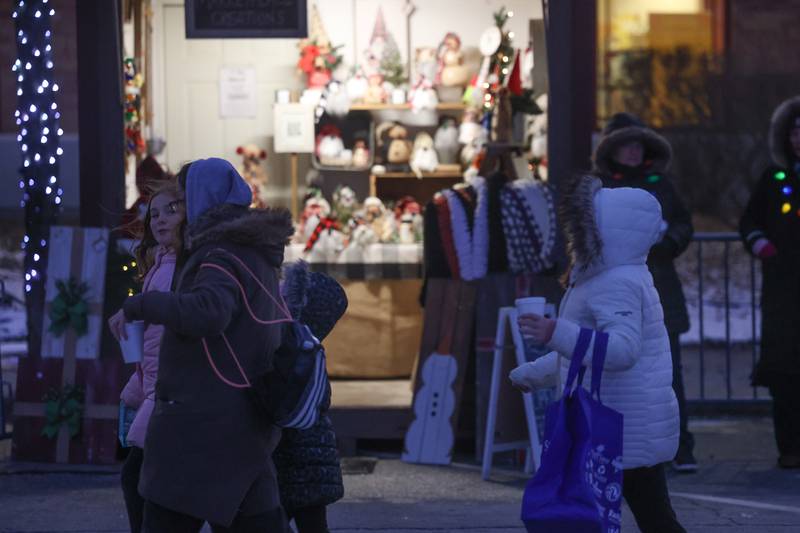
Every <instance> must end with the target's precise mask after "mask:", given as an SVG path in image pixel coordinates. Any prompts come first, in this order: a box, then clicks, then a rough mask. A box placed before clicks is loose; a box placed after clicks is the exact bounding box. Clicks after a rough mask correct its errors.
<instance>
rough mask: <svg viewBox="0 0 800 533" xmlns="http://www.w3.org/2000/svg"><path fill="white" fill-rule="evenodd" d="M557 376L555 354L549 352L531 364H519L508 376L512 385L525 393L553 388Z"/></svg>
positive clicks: (556, 356)
mask: <svg viewBox="0 0 800 533" xmlns="http://www.w3.org/2000/svg"><path fill="white" fill-rule="evenodd" d="M557 376H558V353H557V352H550V353H548V354H546V355H544V356H542V357H540V358H539V359H537V360H536V361H533V362H532V363H524V364H521V365H519V366H518V367H517V368H515V369H514V370H512V371H511V373H510V374H509V375H508V377H509V379H510V380H511V382H512V383H513V384H514V385H516V386H517V387H518V388H520V389H523V390H524V391H526V392H527V391H528V390H532V389H544V388H547V387H555V386H556V385H557V379H556V377H557ZM526 389H527V390H526Z"/></svg>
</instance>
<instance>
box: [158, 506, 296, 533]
mask: <svg viewBox="0 0 800 533" xmlns="http://www.w3.org/2000/svg"><path fill="white" fill-rule="evenodd" d="M203 523H204V520H203V519H201V518H195V517H194V516H189V515H186V514H183V513H179V512H177V511H172V510H170V509H167V508H166V507H162V506H160V505H158V504H155V503H153V502H151V501H145V503H144V531H145V533H197V532H198V531H200V529H201V528H202V527H203ZM210 525H211V531H213V532H214V533H285V532H287V531H288V525H287V523H286V516H285V515H284V513H283V508H282V507H278V508H276V509H273V510H271V511H267V512H266V513H261V514H257V515H252V516H243V515H241V514H239V515H237V516H236V518H235V519H234V521H233V523H232V524H231V525H230V527H225V526H220V525H216V524H210Z"/></svg>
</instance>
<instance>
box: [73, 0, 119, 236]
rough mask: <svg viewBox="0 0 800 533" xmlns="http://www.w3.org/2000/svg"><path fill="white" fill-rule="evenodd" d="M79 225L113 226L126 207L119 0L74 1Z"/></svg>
mask: <svg viewBox="0 0 800 533" xmlns="http://www.w3.org/2000/svg"><path fill="white" fill-rule="evenodd" d="M75 11H76V15H77V17H76V18H77V29H78V32H77V34H78V39H77V41H78V46H77V54H78V135H79V137H80V141H81V142H80V147H79V152H80V154H79V160H80V223H81V226H99V227H106V228H110V227H114V226H116V225H117V224H118V223H119V219H120V216H121V215H122V213H123V212H124V211H125V169H124V165H125V137H124V135H125V134H124V125H123V98H124V95H123V92H122V20H121V17H120V11H121V9H120V1H119V0H81V1H80V2H75Z"/></svg>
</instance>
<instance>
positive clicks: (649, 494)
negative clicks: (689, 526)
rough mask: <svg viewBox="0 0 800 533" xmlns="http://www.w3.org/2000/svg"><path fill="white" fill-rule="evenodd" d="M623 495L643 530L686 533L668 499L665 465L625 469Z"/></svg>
mask: <svg viewBox="0 0 800 533" xmlns="http://www.w3.org/2000/svg"><path fill="white" fill-rule="evenodd" d="M622 495H623V496H624V497H625V501H626V502H627V503H628V507H630V508H631V512H632V513H633V516H634V518H636V525H637V526H639V530H640V531H641V532H642V533H686V530H685V529H683V526H681V524H680V523H679V522H678V518H677V517H676V516H675V511H674V510H673V509H672V503H671V502H670V501H669V491H668V489H667V475H666V472H665V470H664V465H663V464H661V465H656V466H649V467H642V468H631V469H628V470H624V471H623V474H622Z"/></svg>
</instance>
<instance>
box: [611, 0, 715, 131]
mask: <svg viewBox="0 0 800 533" xmlns="http://www.w3.org/2000/svg"><path fill="white" fill-rule="evenodd" d="M598 2H599V3H598V24H599V27H598V120H599V121H600V122H601V123H602V122H603V121H605V119H606V118H608V117H609V116H611V115H612V114H614V113H617V112H620V111H629V112H633V113H635V114H637V115H639V116H641V117H642V118H643V119H645V120H646V121H647V122H648V123H650V124H651V125H653V126H655V127H666V126H679V125H693V124H699V123H702V122H704V121H705V120H706V119H708V117H709V115H710V103H709V90H708V87H707V84H708V82H709V77H710V76H711V75H712V74H713V73H714V72H715V71H716V70H717V69H718V68H719V66H720V54H721V53H722V52H723V51H724V50H723V45H724V35H722V32H721V28H722V25H721V24H720V20H721V18H722V16H723V15H724V13H723V10H722V9H721V4H722V3H721V2H717V1H715V0H710V1H709V0H646V1H645V0H598Z"/></svg>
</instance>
